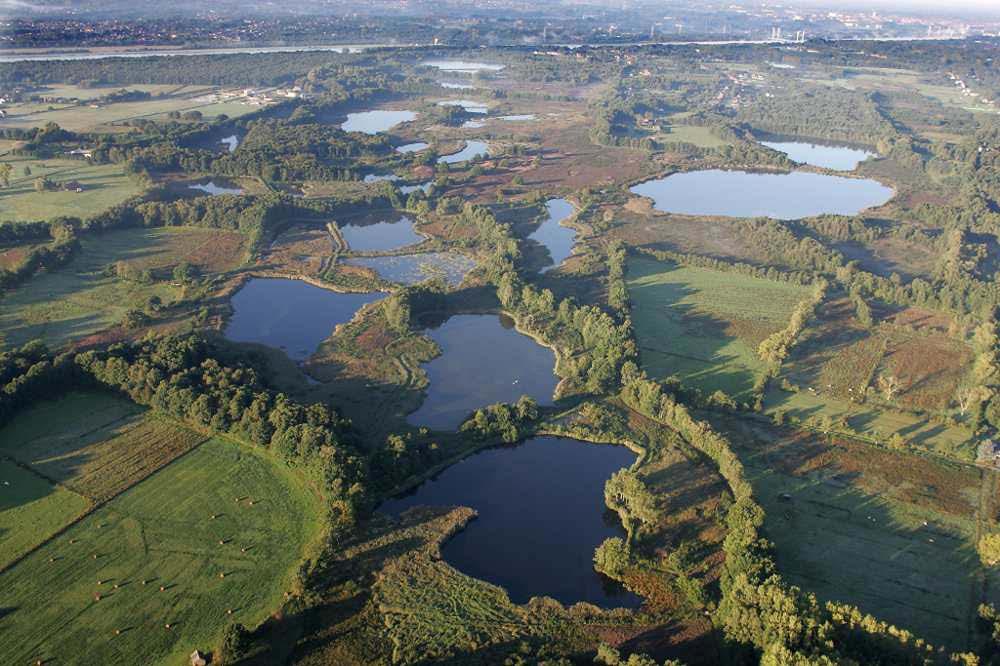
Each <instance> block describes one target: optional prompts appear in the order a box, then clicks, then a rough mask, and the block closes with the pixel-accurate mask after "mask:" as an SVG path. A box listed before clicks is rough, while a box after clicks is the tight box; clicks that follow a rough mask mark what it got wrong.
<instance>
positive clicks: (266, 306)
mask: <svg viewBox="0 0 1000 666" xmlns="http://www.w3.org/2000/svg"><path fill="white" fill-rule="evenodd" d="M383 296H384V294H378V293H376V294H341V293H338V292H336V291H330V290H329V289H322V288H321V287H316V286H313V285H311V284H309V283H307V282H303V281H301V280H286V279H272V278H254V279H252V280H249V281H248V282H247V283H246V284H245V285H244V286H243V288H241V289H240V290H239V291H238V292H236V294H234V295H233V298H232V305H233V316H232V317H231V318H230V320H229V325H228V326H226V333H225V335H226V338H228V339H229V340H232V341H234V342H256V343H260V344H263V345H268V346H269V347H277V348H278V349H283V350H285V353H287V354H288V356H289V357H290V358H292V359H294V360H297V361H301V360H304V359H306V358H309V357H310V356H311V355H312V354H313V353H314V352H315V351H316V348H317V347H318V346H319V344H320V343H321V342H323V341H324V340H326V339H327V338H328V337H330V336H331V335H332V334H333V329H334V328H336V327H337V325H338V324H344V323H346V322H349V321H350V320H351V319H353V318H354V313H355V312H357V311H358V310H360V309H361V307H362V306H363V305H366V304H368V303H371V302H372V301H377V300H378V299H380V298H382V297H383Z"/></svg>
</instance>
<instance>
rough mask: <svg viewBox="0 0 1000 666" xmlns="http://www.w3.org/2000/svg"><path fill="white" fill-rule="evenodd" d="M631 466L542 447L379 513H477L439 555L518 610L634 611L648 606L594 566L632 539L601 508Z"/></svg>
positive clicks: (568, 443) (460, 475)
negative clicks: (605, 550) (617, 543)
mask: <svg viewBox="0 0 1000 666" xmlns="http://www.w3.org/2000/svg"><path fill="white" fill-rule="evenodd" d="M634 460H635V455H634V454H633V453H632V452H631V451H629V450H628V449H626V448H623V447H620V446H610V445H605V444H589V443H586V442H581V441H578V440H575V439H565V438H560V437H535V438H533V439H529V440H528V441H526V442H524V443H523V444H520V445H518V446H508V447H502V448H496V449H488V450H486V451H483V452H481V453H477V454H476V455H474V456H471V457H469V458H466V459H465V460H463V461H461V462H459V463H457V464H455V465H453V466H451V467H449V468H448V469H446V470H445V471H444V472H442V473H441V474H440V475H438V476H437V477H435V478H434V479H431V480H429V481H427V482H425V483H423V484H422V485H420V486H419V487H418V488H417V489H416V490H415V491H414V492H413V493H411V494H409V495H407V496H404V497H400V498H397V499H393V500H390V501H388V502H386V503H385V504H383V505H382V507H381V510H382V511H384V512H386V513H389V514H393V515H396V514H398V513H400V512H401V511H404V510H405V509H408V508H410V507H414V506H423V505H425V506H468V507H472V508H473V509H475V510H476V511H477V512H478V513H479V517H478V518H476V519H475V520H473V521H472V522H471V523H469V525H468V526H467V527H466V528H465V529H464V530H462V531H461V532H459V533H458V534H456V535H455V536H454V537H452V538H451V539H450V540H448V541H447V542H446V543H445V544H444V546H443V547H442V549H441V552H442V555H443V556H444V559H445V560H446V561H447V562H448V563H449V564H451V565H452V566H454V567H455V568H456V569H458V570H459V571H462V572H464V573H466V574H468V575H470V576H474V577H476V578H480V579H482V580H485V581H489V582H491V583H494V584H496V585H499V586H501V587H503V588H504V589H506V590H507V593H508V594H509V595H510V598H511V600H512V601H514V602H515V603H525V602H526V601H528V600H529V599H530V598H531V597H535V596H549V597H552V598H554V599H557V600H558V601H560V602H562V603H564V604H572V603H575V602H578V601H586V602H589V603H592V604H596V605H599V606H603V607H606V608H613V607H629V608H634V607H636V606H638V605H639V603H640V602H641V599H640V598H639V597H637V596H636V595H634V594H632V593H630V592H628V591H626V590H624V589H622V587H621V586H620V585H618V584H617V583H615V582H614V581H611V580H609V579H607V578H606V577H604V576H602V575H600V574H598V573H597V572H596V571H594V565H593V561H594V549H595V548H597V546H599V545H600V544H601V542H602V541H604V540H605V539H607V538H609V537H613V536H624V533H625V532H624V530H623V529H622V527H621V524H620V523H619V521H618V517H617V516H616V515H615V514H613V513H611V512H610V511H608V509H607V507H606V506H605V504H604V484H605V482H606V481H607V480H608V479H609V478H610V477H611V475H612V474H613V473H615V472H616V471H618V470H619V469H621V468H623V467H628V466H629V465H631V464H632V462H633V461H634Z"/></svg>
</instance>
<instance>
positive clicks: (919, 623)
mask: <svg viewBox="0 0 1000 666" xmlns="http://www.w3.org/2000/svg"><path fill="white" fill-rule="evenodd" d="M730 423H732V421H730ZM735 427H737V428H739V432H740V434H739V435H735V436H733V439H734V441H736V442H737V443H738V444H739V453H740V455H741V459H742V460H743V463H744V465H745V468H746V470H747V473H748V475H749V476H750V478H751V481H752V483H753V485H754V490H755V493H754V494H755V497H756V498H757V501H758V502H760V503H761V505H762V506H763V507H764V510H765V512H766V515H767V519H766V521H765V530H766V534H767V537H768V538H769V539H771V540H772V541H774V543H775V545H776V551H777V562H778V566H779V569H780V571H781V573H782V575H783V576H784V577H785V578H786V579H787V580H788V581H789V582H791V583H793V584H796V585H799V586H801V587H802V588H803V589H804V590H805V591H807V592H814V593H816V594H817V596H818V597H819V598H820V599H821V600H835V601H842V602H847V603H852V604H856V605H857V606H858V607H859V608H860V609H861V610H862V611H863V612H866V613H871V614H874V615H875V616H877V617H878V618H879V619H882V620H886V621H889V622H891V623H893V624H896V625H897V626H899V627H902V628H905V629H909V630H911V631H914V632H915V633H916V634H917V635H919V636H921V637H923V638H926V639H927V640H929V641H930V642H932V643H933V644H935V645H944V646H946V647H948V648H951V649H956V650H957V649H966V648H969V647H971V645H969V637H970V635H971V633H970V632H971V628H972V626H973V623H974V621H975V611H974V604H970V599H971V600H975V603H978V599H979V597H980V596H981V595H982V593H983V588H982V585H981V582H980V580H979V574H980V573H981V572H980V568H979V563H978V558H977V555H976V553H975V550H974V543H975V535H976V532H977V522H978V521H979V520H981V519H983V518H984V517H983V516H981V515H980V502H981V499H982V498H981V496H980V495H981V492H982V488H983V487H984V484H987V485H988V484H989V481H990V480H989V479H983V478H982V476H981V475H982V474H989V472H982V471H980V470H976V469H972V468H969V467H960V466H953V465H943V464H939V463H935V462H933V461H929V460H927V459H926V458H922V457H919V456H914V455H910V454H903V453H894V452H890V451H883V450H878V449H873V448H871V447H869V446H865V445H858V444H849V443H846V442H841V441H837V442H835V443H832V444H831V443H829V442H827V441H826V440H825V439H822V440H821V439H820V438H818V437H814V436H810V435H808V434H796V433H793V432H791V431H781V430H775V429H771V428H765V427H760V426H749V425H743V426H735ZM730 434H731V435H733V433H732V432H731V433H730ZM989 487H992V486H989Z"/></svg>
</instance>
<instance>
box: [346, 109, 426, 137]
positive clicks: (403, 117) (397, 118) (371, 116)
mask: <svg viewBox="0 0 1000 666" xmlns="http://www.w3.org/2000/svg"><path fill="white" fill-rule="evenodd" d="M416 118H417V114H416V113H414V112H413V111H386V110H376V111H360V112H358V113H348V114H347V120H345V121H344V122H343V123H342V124H341V126H340V129H342V130H344V131H345V132H364V133H365V134H379V133H380V132H387V131H389V130H390V129H392V128H393V127H395V126H396V125H399V124H400V123H408V122H410V121H411V120H416Z"/></svg>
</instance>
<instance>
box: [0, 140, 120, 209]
mask: <svg viewBox="0 0 1000 666" xmlns="http://www.w3.org/2000/svg"><path fill="white" fill-rule="evenodd" d="M0 162H6V163H8V164H10V165H11V166H12V167H13V168H14V173H13V174H12V176H11V182H10V186H9V187H3V188H0V221H2V222H30V221H34V220H48V219H51V218H53V217H59V216H72V217H80V218H85V217H90V216H92V215H95V214H96V213H99V212H101V211H103V210H105V209H107V208H110V207H111V206H114V205H115V204H118V203H121V202H122V201H125V200H126V199H128V198H129V197H131V196H133V195H136V194H138V193H139V191H140V190H139V187H138V186H137V185H136V184H135V182H133V181H132V180H131V179H130V178H129V177H128V176H127V175H125V169H124V168H123V167H122V165H120V164H91V163H90V162H88V161H86V160H75V159H46V160H37V159H34V158H31V157H21V156H15V155H5V156H3V157H0ZM25 167H28V168H29V169H30V170H31V175H25V174H24V169H25ZM42 177H48V178H49V179H50V180H52V181H53V182H55V183H57V184H60V185H61V184H62V183H67V182H70V181H77V182H79V183H80V184H81V185H83V188H84V189H83V191H82V192H67V191H64V190H62V189H60V190H58V191H51V192H38V191H36V190H35V181H36V180H38V179H39V178H42Z"/></svg>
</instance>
